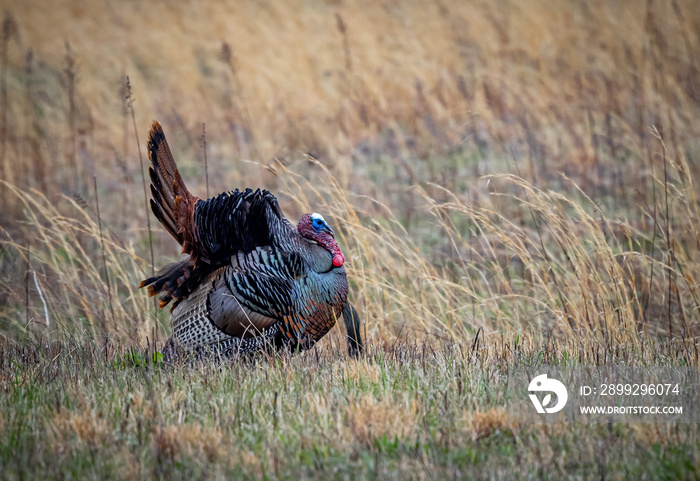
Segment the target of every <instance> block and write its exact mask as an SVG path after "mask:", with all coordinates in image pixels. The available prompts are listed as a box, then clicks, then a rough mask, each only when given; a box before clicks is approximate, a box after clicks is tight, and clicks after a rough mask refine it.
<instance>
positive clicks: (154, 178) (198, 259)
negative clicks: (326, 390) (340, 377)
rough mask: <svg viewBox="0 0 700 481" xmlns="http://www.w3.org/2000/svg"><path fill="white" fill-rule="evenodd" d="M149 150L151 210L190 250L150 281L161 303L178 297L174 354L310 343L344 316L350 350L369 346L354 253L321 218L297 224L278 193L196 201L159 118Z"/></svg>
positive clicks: (257, 192) (293, 346)
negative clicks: (349, 262) (353, 299)
mask: <svg viewBox="0 0 700 481" xmlns="http://www.w3.org/2000/svg"><path fill="white" fill-rule="evenodd" d="M148 156H149V158H150V160H151V164H152V167H151V168H149V173H150V177H151V194H152V197H153V198H152V199H151V210H152V211H153V214H154V215H155V216H156V218H157V219H158V220H159V221H160V223H161V224H162V225H163V227H165V229H166V230H167V231H168V232H169V233H170V235H172V236H173V237H174V238H175V240H177V241H178V242H179V243H180V245H181V246H182V252H183V253H185V254H189V257H188V258H187V259H184V260H182V261H180V262H176V263H174V264H171V265H169V266H167V267H165V268H164V269H163V270H162V271H160V272H159V273H158V274H157V275H156V276H154V277H151V278H148V279H146V280H144V281H143V282H141V285H140V287H144V286H148V293H149V295H150V296H155V295H160V307H161V308H163V307H165V306H166V305H168V304H169V303H172V309H171V313H172V327H173V333H172V337H171V338H170V339H169V341H168V344H167V345H168V349H167V350H168V352H171V351H173V350H179V349H178V348H184V349H185V350H189V351H194V352H196V353H198V354H202V353H212V352H213V353H218V354H221V355H228V356H230V355H235V354H236V353H245V352H251V351H257V350H261V349H265V348H267V347H275V348H281V347H284V346H288V347H290V348H291V349H292V350H296V349H308V348H310V347H311V346H313V345H314V344H315V343H316V342H317V341H318V340H319V339H321V338H322V337H323V336H324V335H325V334H326V333H327V332H328V331H329V330H330V329H331V328H332V327H333V326H334V325H335V322H336V318H337V317H338V316H339V315H341V314H342V316H343V318H344V320H345V324H346V326H347V332H348V350H349V352H350V354H351V355H357V354H358V353H359V352H361V350H362V339H361V337H360V332H359V324H360V319H359V317H358V315H357V312H356V311H355V309H354V308H353V306H352V305H351V304H350V303H349V302H347V295H348V281H347V277H346V273H345V268H344V267H343V264H344V262H345V256H344V255H343V253H342V252H341V250H340V248H339V247H338V244H337V242H336V241H335V238H334V233H333V229H331V228H330V227H329V226H328V224H327V223H326V222H325V220H324V219H323V217H322V216H321V215H320V214H315V213H314V214H305V215H303V216H302V217H301V219H300V220H299V223H298V224H297V226H296V227H294V226H293V225H292V224H291V223H290V222H289V221H288V220H287V219H286V218H285V216H284V214H282V210H281V209H280V206H279V204H278V202H277V199H276V198H275V196H274V195H272V194H271V193H270V192H268V191H267V190H260V189H258V190H255V191H254V190H251V189H246V190H244V191H240V190H238V189H236V190H235V191H233V192H225V193H222V194H219V195H217V196H216V197H213V198H210V199H207V200H203V199H199V198H197V197H195V196H194V195H192V194H191V193H190V192H189V191H188V190H187V187H186V186H185V183H184V182H183V180H182V177H181V176H180V173H179V171H178V169H177V165H176V164H175V161H174V160H173V157H172V154H171V152H170V148H169V147H168V143H167V141H166V140H165V134H164V133H163V128H162V127H161V126H160V124H159V123H158V122H155V121H154V122H153V125H152V126H151V130H150V132H149V135H148Z"/></svg>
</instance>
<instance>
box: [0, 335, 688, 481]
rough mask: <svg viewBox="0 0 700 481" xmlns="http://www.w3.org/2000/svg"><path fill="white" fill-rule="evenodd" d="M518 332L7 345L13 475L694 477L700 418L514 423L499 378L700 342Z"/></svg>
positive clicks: (6, 461)
mask: <svg viewBox="0 0 700 481" xmlns="http://www.w3.org/2000/svg"><path fill="white" fill-rule="evenodd" d="M515 341H516V340H515V339H513V340H510V341H508V340H501V339H492V340H487V341H486V342H484V341H480V342H479V343H477V344H476V345H472V344H471V343H465V344H464V345H461V344H453V345H446V344H440V345H438V344H433V345H429V344H417V343H410V342H407V343H401V342H396V343H386V344H383V345H370V346H369V349H368V353H367V356H366V357H365V358H363V359H362V360H359V361H355V360H351V359H349V358H347V357H346V356H345V355H344V354H338V352H337V350H331V349H330V348H327V349H323V348H317V349H315V350H313V351H310V352H306V353H303V354H300V355H297V356H294V357H291V358H289V357H284V356H283V357H273V358H268V359H264V358H259V359H257V360H253V361H251V360H247V361H246V360H237V361H233V362H225V363H223V364H218V363H202V364H186V365H169V364H163V363H162V362H160V361H158V360H157V361H156V362H155V363H153V362H146V360H150V359H152V355H153V353H152V351H151V352H148V351H147V350H141V351H138V352H137V351H135V350H134V349H133V348H126V347H124V346H119V345H115V344H113V343H111V342H105V343H104V344H102V345H98V344H95V343H92V342H86V343H80V342H78V341H65V342H63V343H58V342H52V343H46V342H45V341H34V342H24V343H22V344H13V343H7V342H5V343H3V344H1V345H0V372H2V375H1V376H0V431H1V432H2V433H3V436H2V437H0V466H2V467H3V468H2V478H3V479H46V478H54V477H55V478H59V479H146V478H160V479H231V478H250V479H294V478H296V479H310V478H314V479H358V478H363V479H434V478H450V479H452V478H458V477H465V478H472V477H474V478H492V479H649V480H652V479H697V477H698V475H699V473H700V449H699V445H698V441H699V440H700V437H699V434H700V433H699V432H698V426H697V425H693V424H687V425H682V424H681V425H643V424H611V425H598V424H561V425H531V424H512V423H511V422H510V421H509V419H508V415H507V411H506V408H507V403H508V402H509V400H510V399H509V398H510V395H509V393H508V392H507V391H505V387H504V385H503V383H502V381H499V375H502V374H503V373H504V372H505V370H506V369H507V368H508V367H513V366H515V365H529V366H532V367H533V368H535V367H538V366H541V365H543V364H562V363H590V362H592V360H593V359H594V356H595V353H596V351H598V355H599V356H600V352H601V349H602V352H603V354H604V358H605V359H606V360H607V362H610V363H640V362H648V361H649V360H650V356H653V355H655V356H657V358H662V359H664V362H665V363H667V364H669V365H680V364H681V363H682V362H691V363H693V364H694V365H697V360H696V359H688V357H687V356H688V352H693V347H692V346H691V348H690V349H689V350H686V349H684V348H683V346H681V345H680V344H666V345H655V346H654V347H652V348H648V349H644V350H642V351H640V352H630V351H629V350H621V351H620V350H618V352H617V353H616V352H615V350H610V351H609V352H606V350H605V348H604V347H601V346H597V347H596V346H593V345H589V346H581V345H577V343H575V342H571V343H569V344H560V343H556V342H548V343H547V344H546V345H545V344H540V345H538V344H537V343H533V342H530V341H529V340H525V342H523V340H522V339H518V340H517V341H518V342H515ZM695 347H697V346H695ZM570 352H578V355H576V356H574V357H571V356H570V354H568V353H570ZM654 353H655V354H654Z"/></svg>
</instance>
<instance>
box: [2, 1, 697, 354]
mask: <svg viewBox="0 0 700 481" xmlns="http://www.w3.org/2000/svg"><path fill="white" fill-rule="evenodd" d="M45 7H46V8H42V5H41V2H26V3H22V4H17V5H12V6H11V7H10V8H8V9H7V12H8V13H7V14H6V20H5V23H4V24H3V25H4V26H3V37H2V45H1V47H2V48H1V49H0V53H1V54H2V59H0V60H2V62H0V70H2V71H1V72H0V78H1V79H2V80H3V82H2V83H0V88H1V89H2V90H3V92H7V93H6V94H3V95H0V103H3V104H4V105H3V107H4V108H3V116H2V119H4V120H3V121H2V122H3V123H2V127H1V128H2V137H1V138H0V139H1V140H2V158H1V161H2V170H0V171H1V172H3V174H2V175H3V179H2V180H3V182H2V184H1V186H2V187H1V188H2V196H1V197H2V202H3V209H2V212H1V213H0V218H2V227H3V238H2V241H3V244H2V251H0V255H1V256H2V257H1V258H0V259H1V261H0V273H1V275H2V277H1V278H0V279H1V280H0V300H1V301H2V307H1V308H0V318H1V319H3V325H2V332H4V333H6V334H7V335H11V336H15V335H18V333H22V332H26V331H27V330H31V329H42V332H43V330H44V329H46V326H45V319H46V317H47V316H48V319H49V330H51V331H56V330H58V331H61V332H63V331H64V330H65V329H67V330H68V331H70V332H73V330H74V329H75V328H78V329H79V330H80V332H87V333H89V334H90V335H91V336H102V335H105V334H109V335H120V336H121V335H124V336H128V337H131V338H133V339H139V340H143V339H144V338H145V337H146V336H149V337H153V336H154V335H156V336H161V335H164V334H166V333H167V330H168V327H167V315H166V314H165V313H161V314H156V313H155V312H154V310H153V307H152V304H151V303H149V301H148V300H147V299H146V298H145V295H144V294H143V293H141V292H138V291H137V290H135V286H136V285H138V282H139V281H140V279H141V278H142V277H143V276H144V275H146V274H147V273H149V272H150V271H151V270H152V269H153V264H156V266H160V265H163V264H164V263H166V262H168V261H170V260H172V259H173V258H174V256H175V255H176V253H177V252H178V251H177V249H176V246H175V245H174V244H173V242H172V241H171V240H170V239H169V238H168V237H167V234H166V233H165V232H164V231H162V229H159V228H157V227H155V226H154V229H153V233H152V234H151V233H150V229H149V228H148V226H147V218H146V215H145V212H146V209H145V205H144V202H143V198H142V197H143V196H142V195H141V194H140V192H141V190H142V189H141V185H140V183H141V182H142V176H143V169H142V168H141V166H140V163H139V155H140V153H139V150H138V149H137V141H136V135H135V132H134V126H135V127H136V132H137V133H138V134H139V136H140V139H141V141H142V140H143V139H144V138H145V133H146V130H147V126H148V124H149V122H150V120H151V119H152V118H158V119H160V120H161V122H162V123H163V124H164V126H165V129H166V134H167V135H168V138H169V140H170V142H171V145H172V147H173V150H174V151H175V154H176V156H177V159H178V162H179V163H180V166H181V170H182V172H183V175H184V177H185V178H186V181H187V183H188V185H189V186H190V188H191V189H192V190H193V191H194V192H195V193H197V194H199V195H204V193H205V192H206V189H207V188H206V187H205V186H207V187H208V185H209V183H210V184H211V187H210V189H211V192H212V193H213V192H219V191H221V190H223V189H228V188H232V187H245V186H252V187H257V186H262V187H267V188H268V189H270V190H272V191H273V192H274V193H276V194H277V195H278V196H279V198H280V200H281V202H282V204H283V207H284V210H285V212H287V214H288V216H289V217H290V218H297V217H298V216H299V215H300V214H301V213H303V212H307V211H319V212H323V213H324V214H328V217H330V218H331V219H332V222H333V224H334V228H335V227H336V226H337V227H338V229H337V230H338V231H339V233H340V240H341V245H342V246H343V247H344V249H345V250H346V254H347V255H346V258H347V260H348V262H347V267H348V271H349V273H350V276H351V285H352V297H353V298H354V300H355V301H356V303H357V304H358V305H359V306H360V310H361V313H362V314H363V317H364V318H365V320H366V329H367V331H368V334H370V336H371V337H372V336H374V337H376V338H379V339H387V338H392V337H394V336H426V335H428V336H438V337H440V338H458V339H462V338H465V337H466V336H473V335H474V333H476V332H477V331H478V329H479V328H483V329H484V331H485V332H486V333H487V334H490V333H503V332H519V333H528V334H530V333H532V332H535V333H536V334H537V335H545V336H550V335H552V336H580V337H585V338H590V339H592V340H595V341H598V342H601V343H605V344H608V345H613V344H616V343H620V342H626V343H631V344H635V343H639V342H641V341H640V340H641V339H642V336H641V335H646V334H649V335H653V336H663V337H672V338H673V337H691V336H697V334H698V309H697V307H698V299H699V295H698V292H697V283H696V281H695V279H696V278H697V276H698V272H697V271H698V268H699V266H700V264H699V263H698V261H697V252H698V246H699V245H700V240H699V239H700V237H698V215H697V214H698V212H697V202H696V192H697V189H696V187H695V184H694V180H695V179H696V178H697V174H698V155H699V153H700V149H699V145H698V139H700V136H699V135H698V134H699V133H700V132H698V125H700V122H698V120H699V118H698V117H700V115H699V114H700V111H699V109H698V106H699V101H700V93H699V92H700V90H699V89H700V85H698V75H697V73H698V65H697V53H698V51H699V47H700V37H699V36H698V35H697V32H698V31H700V14H699V13H698V12H697V8H695V7H694V3H693V2H692V1H671V2H660V1H648V2H646V3H642V2H633V1H630V2H618V3H615V4H610V3H606V2H593V3H590V2H587V3H580V4H575V3H570V4H566V5H561V4H552V3H551V2H542V1H538V0H531V1H528V2H525V3H522V2H505V3H503V2H501V3H498V4H492V2H469V3H466V2H465V3H464V4H451V3H438V4H434V5H433V4H430V5H426V4H422V3H407V4H393V3H388V2H385V3H376V2H358V3H353V4H347V5H336V4H334V3H324V2H317V3H276V4H274V5H263V4H258V3H257V2H246V3H241V4H237V5H227V4H216V5H209V6H202V5H197V4H182V3H173V4H170V3H167V2H163V3H159V4H148V5H146V4H141V3H126V4H123V5H120V6H119V7H118V8H117V7H116V6H114V5H109V4H104V3H102V2H73V1H71V0H66V1H65V2H62V4H61V5H60V6H56V5H55V4H53V3H52V4H51V8H49V6H48V5H46V6H45ZM48 12H51V14H50V15H49V14H48ZM154 18H157V19H158V21H157V22H154V21H153V19H154ZM127 75H128V77H129V79H130V81H131V86H132V90H131V92H130V94H129V95H127V93H128V92H129V90H128V89H127V88H126V81H125V79H126V76H127ZM5 104H6V105H5ZM203 122H204V123H206V126H207V128H206V131H207V132H206V135H207V138H206V150H207V151H206V155H207V163H208V171H209V181H207V180H206V178H205V168H204V159H205V152H204V150H203V148H202V145H203V143H202V142H201V141H200V138H201V136H202V123H203ZM93 178H95V179H96V182H95V186H96V187H97V190H98V191H99V192H98V195H97V199H98V200H99V204H100V212H101V215H100V218H99V219H98V216H97V208H96V205H95V202H94V199H95V192H93V190H94V188H93ZM76 199H78V200H76ZM87 199H91V200H90V201H88V200H87ZM101 226H102V227H103V228H102V230H101V229H100V227H101ZM151 246H153V249H154V254H155V255H154V256H153V257H154V258H155V259H154V261H152V260H151V257H152V256H151V254H150V248H151ZM40 290H41V295H40V294H39V291H40ZM110 299H111V302H110ZM44 302H45V303H46V307H45V308H44ZM154 329H155V330H156V332H154ZM336 340H337V339H335V338H332V339H331V342H335V341H336Z"/></svg>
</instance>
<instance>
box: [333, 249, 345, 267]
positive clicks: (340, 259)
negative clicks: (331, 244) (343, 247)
mask: <svg viewBox="0 0 700 481" xmlns="http://www.w3.org/2000/svg"><path fill="white" fill-rule="evenodd" d="M344 263H345V256H344V255H343V253H342V252H338V253H337V254H336V255H335V256H334V257H333V265H334V266H336V267H340V266H342V265H343V264H344Z"/></svg>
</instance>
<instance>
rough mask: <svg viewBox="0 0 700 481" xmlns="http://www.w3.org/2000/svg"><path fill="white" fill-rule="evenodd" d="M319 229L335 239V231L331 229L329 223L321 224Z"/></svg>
mask: <svg viewBox="0 0 700 481" xmlns="http://www.w3.org/2000/svg"><path fill="white" fill-rule="evenodd" d="M321 230H322V231H323V232H325V233H326V234H328V235H329V236H331V237H332V238H334V239H335V232H333V229H331V227H330V226H329V225H325V226H323V228H322V229H321Z"/></svg>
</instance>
